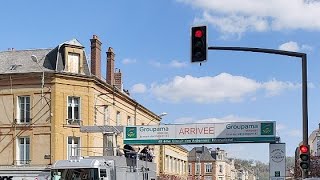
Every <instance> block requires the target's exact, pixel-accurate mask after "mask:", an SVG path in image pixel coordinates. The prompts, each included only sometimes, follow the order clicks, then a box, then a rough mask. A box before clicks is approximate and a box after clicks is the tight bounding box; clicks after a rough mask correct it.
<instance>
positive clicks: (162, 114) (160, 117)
mask: <svg viewBox="0 0 320 180" xmlns="http://www.w3.org/2000/svg"><path fill="white" fill-rule="evenodd" d="M167 114H168V113H166V112H162V113H160V114H159V115H157V116H158V117H159V119H160V123H161V120H162V117H163V116H166V115H167ZM153 121H154V120H149V123H148V124H147V125H149V124H150V123H151V122H153Z"/></svg>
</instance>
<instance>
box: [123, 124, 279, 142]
mask: <svg viewBox="0 0 320 180" xmlns="http://www.w3.org/2000/svg"><path fill="white" fill-rule="evenodd" d="M275 126H276V124H275V122H274V121H258V122H230V123H203V124H172V125H158V126H127V127H124V131H123V132H124V144H225V143H273V142H275V141H276V137H275V134H276V133H275V130H276V127H275Z"/></svg>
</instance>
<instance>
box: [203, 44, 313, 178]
mask: <svg viewBox="0 0 320 180" xmlns="http://www.w3.org/2000/svg"><path fill="white" fill-rule="evenodd" d="M208 50H228V51H247V52H260V53H266V54H278V55H285V56H291V57H300V58H301V61H302V62H301V64H302V143H303V145H308V93H307V90H308V87H307V83H308V81H307V54H305V53H299V52H291V51H282V50H276V49H265V48H251V47H222V46H212V47H208ZM307 177H308V172H304V171H302V178H307Z"/></svg>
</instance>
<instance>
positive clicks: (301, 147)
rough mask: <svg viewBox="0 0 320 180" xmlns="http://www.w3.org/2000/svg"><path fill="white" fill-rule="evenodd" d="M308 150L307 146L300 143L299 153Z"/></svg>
mask: <svg viewBox="0 0 320 180" xmlns="http://www.w3.org/2000/svg"><path fill="white" fill-rule="evenodd" d="M308 151H309V148H308V146H305V145H301V146H300V152H301V153H307V152H308Z"/></svg>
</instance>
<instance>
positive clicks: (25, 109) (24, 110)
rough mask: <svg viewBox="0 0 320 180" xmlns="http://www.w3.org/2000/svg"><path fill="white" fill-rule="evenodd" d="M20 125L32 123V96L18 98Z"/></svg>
mask: <svg viewBox="0 0 320 180" xmlns="http://www.w3.org/2000/svg"><path fill="white" fill-rule="evenodd" d="M17 122H18V123H30V96H18V110H17Z"/></svg>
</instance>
